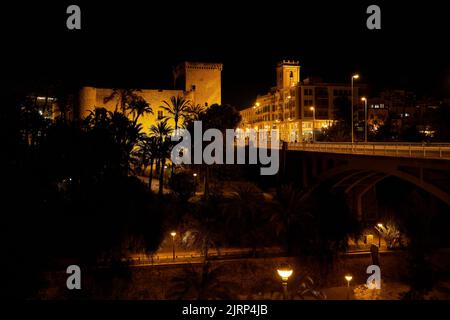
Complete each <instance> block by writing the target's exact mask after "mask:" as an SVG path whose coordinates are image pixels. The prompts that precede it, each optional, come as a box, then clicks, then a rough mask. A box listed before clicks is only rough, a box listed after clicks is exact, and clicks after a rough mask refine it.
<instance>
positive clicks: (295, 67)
mask: <svg viewBox="0 0 450 320" xmlns="http://www.w3.org/2000/svg"><path fill="white" fill-rule="evenodd" d="M299 81H300V64H299V62H298V61H291V60H283V61H281V62H279V63H278V64H277V89H286V88H290V87H292V86H295V85H296V84H297V83H299Z"/></svg>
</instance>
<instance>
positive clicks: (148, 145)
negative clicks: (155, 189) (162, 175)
mask: <svg viewBox="0 0 450 320" xmlns="http://www.w3.org/2000/svg"><path fill="white" fill-rule="evenodd" d="M158 151H159V149H158V141H157V139H156V137H149V136H147V135H145V136H144V137H142V139H141V141H140V142H139V144H138V150H137V151H136V156H137V157H138V158H139V159H140V164H141V165H142V166H143V167H144V172H145V170H146V168H147V167H148V166H150V173H149V176H148V190H149V191H150V192H151V191H152V181H153V165H154V164H155V159H157V157H158Z"/></svg>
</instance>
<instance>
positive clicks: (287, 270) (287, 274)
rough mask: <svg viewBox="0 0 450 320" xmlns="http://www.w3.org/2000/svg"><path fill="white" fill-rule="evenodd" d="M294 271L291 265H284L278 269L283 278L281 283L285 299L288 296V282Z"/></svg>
mask: <svg viewBox="0 0 450 320" xmlns="http://www.w3.org/2000/svg"><path fill="white" fill-rule="evenodd" d="M293 272H294V271H293V270H292V268H290V267H289V266H284V267H281V268H279V269H277V273H278V275H279V276H280V278H281V285H282V286H283V298H284V300H287V296H288V288H287V283H288V280H289V277H290V276H292V273H293Z"/></svg>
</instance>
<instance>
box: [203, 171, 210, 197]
mask: <svg viewBox="0 0 450 320" xmlns="http://www.w3.org/2000/svg"><path fill="white" fill-rule="evenodd" d="M203 198H204V199H205V200H208V198H209V166H208V165H205V176H204V178H203Z"/></svg>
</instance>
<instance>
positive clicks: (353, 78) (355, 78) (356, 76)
mask: <svg viewBox="0 0 450 320" xmlns="http://www.w3.org/2000/svg"><path fill="white" fill-rule="evenodd" d="M357 79H359V74H354V75H352V80H351V82H352V144H353V143H355V137H354V134H353V131H354V130H353V129H354V127H353V118H354V115H355V114H354V113H353V81H354V80H357Z"/></svg>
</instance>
